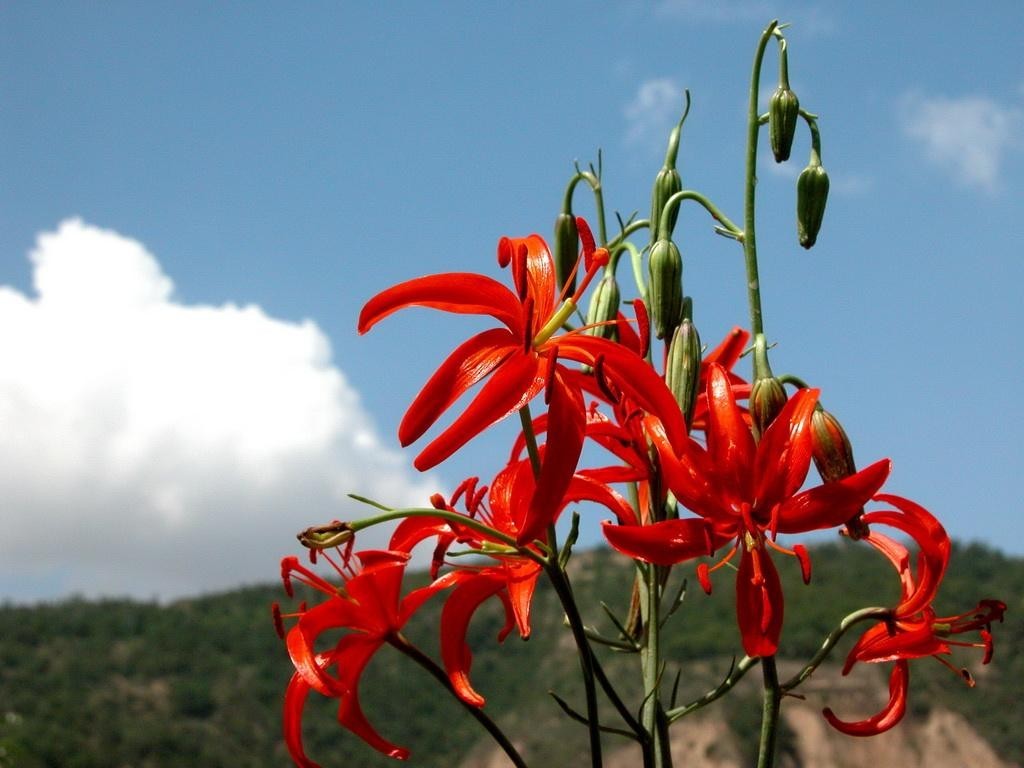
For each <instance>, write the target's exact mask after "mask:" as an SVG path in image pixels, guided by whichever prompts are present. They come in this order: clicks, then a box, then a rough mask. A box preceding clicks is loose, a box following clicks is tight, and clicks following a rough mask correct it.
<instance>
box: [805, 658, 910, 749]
mask: <svg viewBox="0 0 1024 768" xmlns="http://www.w3.org/2000/svg"><path fill="white" fill-rule="evenodd" d="M909 682H910V669H909V667H908V665H907V662H905V661H897V662H896V664H895V665H893V668H892V674H891V675H889V703H888V704H886V705H885V708H884V709H882V711H881V712H879V713H878V714H876V715H873V716H871V717H869V718H867V719H866V720H859V721H857V722H854V723H850V722H846V721H845V720H840V719H839V718H838V717H836V716H835V714H834V713H833V712H832V710H831V709H830V708H828V707H826V708H825V709H824V710H823V711H822V714H823V715H825V719H826V720H828V722H829V724H830V725H831V726H832V727H833V728H835V729H836V730H837V731H842V732H843V733H845V734H847V735H848V736H876V735H877V734H879V733H882V732H884V731H887V730H889V729H890V728H892V727H893V726H894V725H896V723H898V722H899V721H900V720H902V719H903V715H904V714H905V713H906V711H907V684H908V683H909Z"/></svg>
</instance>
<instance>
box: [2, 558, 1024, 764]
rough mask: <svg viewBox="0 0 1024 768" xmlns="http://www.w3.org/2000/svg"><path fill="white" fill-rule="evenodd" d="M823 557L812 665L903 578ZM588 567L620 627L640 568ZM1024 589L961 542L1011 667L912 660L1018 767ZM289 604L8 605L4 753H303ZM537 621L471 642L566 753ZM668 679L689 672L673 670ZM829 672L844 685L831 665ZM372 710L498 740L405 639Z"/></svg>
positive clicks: (687, 606)
mask: <svg viewBox="0 0 1024 768" xmlns="http://www.w3.org/2000/svg"><path fill="white" fill-rule="evenodd" d="M812 560H813V563H814V579H813V582H812V584H811V586H810V587H804V586H803V585H802V584H800V583H799V574H798V573H797V572H796V571H797V569H796V567H795V563H784V564H783V565H782V566H781V567H782V568H783V569H784V572H783V577H784V579H785V581H786V586H785V589H786V596H787V602H786V621H785V630H784V633H783V642H782V648H781V650H780V657H782V658H792V659H797V660H800V659H804V658H806V657H807V656H809V655H810V654H811V653H813V652H814V650H815V649H816V648H817V647H818V645H819V644H820V642H821V639H822V637H823V636H824V634H825V633H826V632H827V631H828V630H829V629H830V628H832V627H833V626H834V625H835V624H836V623H837V621H838V620H839V619H840V618H841V617H842V616H843V615H845V614H846V613H847V612H849V611H850V610H853V609H856V608H859V607H863V606H865V605H877V604H885V603H886V602H888V601H890V600H891V598H892V594H891V589H892V587H893V585H892V584H891V582H892V581H893V580H892V578H891V572H887V570H886V568H885V567H884V566H883V565H882V563H881V561H880V560H879V558H878V557H877V556H874V555H873V553H872V552H869V551H867V548H865V547H857V546H854V545H850V544H847V543H840V544H836V545H828V546H820V547H818V548H816V549H815V550H813V551H812ZM575 564H576V568H575V570H573V577H574V585H575V587H576V590H577V592H578V594H579V595H580V600H579V602H580V604H581V606H583V609H584V611H585V617H586V620H587V623H588V624H597V625H599V626H604V627H606V628H608V622H607V619H605V618H604V617H603V614H602V612H601V611H600V609H599V607H598V605H597V600H598V599H604V600H605V601H606V602H608V603H610V604H611V605H617V606H624V605H625V603H626V602H627V600H628V592H629V578H628V569H629V565H628V563H625V562H623V560H622V559H621V558H620V557H612V556H611V555H610V554H609V553H607V552H603V551H597V552H588V553H581V554H580V555H579V556H578V557H577V558H576V563H575ZM720 576H721V577H722V578H719V579H718V580H717V582H716V587H717V591H716V593H715V594H714V595H713V596H712V597H710V598H709V597H706V596H705V595H704V594H703V593H702V592H700V590H699V589H696V588H695V589H692V590H690V592H689V594H688V595H687V597H686V599H685V601H684V604H683V607H682V609H681V610H680V611H679V612H677V613H676V614H675V615H674V616H673V617H672V619H671V623H670V625H669V633H668V638H667V643H668V648H669V652H668V658H669V659H670V660H672V661H679V662H682V663H683V670H684V676H683V677H682V679H681V682H680V694H679V700H680V701H685V700H689V699H692V698H695V697H696V696H698V695H700V694H701V693H702V692H703V691H704V690H705V689H706V688H707V687H708V685H709V684H713V682H714V681H715V680H716V678H717V677H720V676H721V675H723V674H724V673H725V672H726V671H727V669H728V666H729V663H730V657H731V655H732V654H734V653H735V654H737V655H742V652H741V651H740V650H739V643H738V638H737V632H736V629H735V614H734V613H733V606H732V591H733V590H732V589H730V588H729V587H730V584H729V579H728V577H727V575H726V574H720ZM1022 595H1024V561H1022V560H1021V559H1019V558H1008V557H1005V556H1003V555H1001V554H999V553H997V552H994V551H992V550H990V549H986V548H983V547H979V546H974V545H972V546H965V547H958V548H957V549H956V553H955V555H954V558H953V562H952V563H951V566H950V571H949V574H948V575H947V578H946V581H945V585H944V591H943V593H942V597H941V600H940V604H939V606H938V608H939V610H940V611H946V612H958V611H960V610H963V609H966V608H968V607H970V606H972V605H973V604H974V602H975V601H976V599H977V598H979V597H989V596H992V597H999V598H1002V599H1003V600H1005V601H1006V602H1007V604H1008V605H1009V610H1008V612H1007V621H1006V623H1005V624H1003V625H1000V626H997V627H996V628H995V634H996V643H997V645H996V656H995V660H994V662H993V663H992V665H990V667H989V668H987V670H986V671H987V674H985V675H983V676H980V678H981V679H980V682H979V685H978V687H977V688H975V689H973V690H972V689H968V688H966V687H965V686H963V685H961V684H960V683H958V681H957V679H956V678H955V676H953V675H952V674H950V673H949V671H948V670H946V669H945V668H943V667H942V666H941V665H939V664H937V663H935V662H933V661H932V660H930V659H924V660H920V661H917V662H914V663H913V664H912V692H911V703H912V714H913V715H915V716H920V715H922V714H925V713H927V711H928V709H929V707H931V706H935V705H942V706H944V707H947V708H950V709H953V710H955V711H958V712H961V713H963V714H965V715H966V716H967V717H968V718H969V719H970V720H971V721H972V722H973V723H974V724H975V727H976V728H977V729H978V731H979V732H980V733H981V734H982V735H983V736H984V737H985V738H986V739H987V740H988V741H989V742H990V743H991V744H992V745H993V747H994V748H995V749H996V751H997V752H998V753H1000V754H1001V755H1002V756H1003V758H1004V759H1006V760H1008V761H1014V762H1018V763H1024V743H1022V742H1021V740H1020V739H1019V737H1018V738H1015V737H1014V736H1013V735H1012V729H1013V728H1014V727H1016V726H1017V722H1018V719H1019V715H1020V709H1019V706H1018V704H1017V702H1018V701H1019V700H1020V699H1021V698H1022V697H1024V654H1022V653H1021V640H1022V638H1024V598H1022ZM282 598H283V594H282V592H281V590H280V588H279V587H277V586H267V587H253V588H248V589H242V590H238V591H234V592H230V593H225V594H219V595H211V596H206V597H200V598H195V599H190V600H183V601H179V602H175V603H172V604H169V605H166V606H161V605H157V604H154V603H143V602H134V601H127V600H105V601H99V602H91V601H84V600H69V601H63V602H59V603H54V604H45V605H39V606H33V607H15V606H5V607H0V746H2V747H3V749H4V750H6V755H7V756H6V757H3V758H0V765H3V766H5V768H6V766H7V765H14V766H18V768H37V767H39V766H62V767H67V768H93V767H95V768H111V767H112V766H114V767H121V766H124V767H128V766H131V767H132V768H147V767H155V766H211V767H212V766H225V767H227V766H232V767H233V768H236V767H237V768H245V767H246V766H254V767H255V766H287V765H290V761H289V760H288V757H287V754H286V752H285V750H284V747H283V745H282V744H281V742H280V705H281V697H282V692H283V690H284V687H285V684H286V682H287V680H288V678H289V677H290V669H291V668H290V664H289V662H288V659H287V656H286V653H285V650H284V648H283V646H282V643H281V641H280V639H279V638H278V637H277V635H276V634H275V632H274V629H273V626H272V623H271V620H270V610H269V606H270V603H271V602H272V601H274V600H281V599H282ZM439 609H440V602H435V603H434V604H432V605H428V608H427V609H426V610H424V611H422V612H421V615H420V616H418V617H417V619H416V620H415V621H414V623H413V624H412V625H411V627H410V628H409V632H408V634H409V636H410V637H411V638H412V639H413V640H414V641H417V642H418V643H420V644H421V645H422V647H424V648H425V649H426V650H428V651H430V652H432V653H435V656H436V638H435V634H436V629H435V628H436V616H437V613H438V611H439ZM534 616H535V624H534V634H533V637H532V638H531V640H530V641H528V642H525V643H524V642H522V641H520V640H518V639H516V638H515V636H513V637H512V638H510V639H509V640H508V642H507V643H506V644H505V646H504V647H500V646H498V645H497V644H496V643H495V640H494V638H495V635H496V633H497V630H498V627H499V625H500V617H499V616H498V614H497V613H496V612H495V611H493V610H492V611H481V613H480V614H479V615H478V617H477V619H476V620H475V622H474V624H473V627H472V630H471V638H470V642H471V645H472V646H473V648H474V649H476V653H475V657H474V666H473V679H474V683H475V684H476V686H477V689H478V690H479V691H480V692H481V693H482V694H484V695H485V696H486V697H487V698H488V704H487V706H488V709H489V711H491V712H492V714H493V716H494V717H495V719H496V720H497V721H498V722H499V723H501V724H502V726H503V727H504V728H505V730H506V731H507V732H508V733H510V734H511V736H512V737H513V739H514V740H515V741H516V742H517V743H519V744H522V745H524V753H525V755H526V757H527V759H530V757H531V756H535V757H536V758H537V759H538V761H539V762H538V763H537V764H538V765H541V764H546V765H554V764H569V763H571V758H572V757H573V756H575V755H577V754H579V753H581V752H582V751H583V749H584V748H585V733H584V730H583V729H582V727H580V726H578V725H576V724H574V723H571V722H568V721H566V719H565V718H564V717H562V715H561V714H560V712H559V711H558V709H557V706H556V705H555V703H554V702H553V700H552V699H551V698H550V697H549V696H548V695H547V691H548V690H549V689H553V690H555V691H557V692H558V693H559V694H560V695H561V696H562V697H563V698H566V699H568V700H569V701H570V702H581V699H582V695H581V693H580V691H579V688H578V685H577V674H576V666H575V662H574V660H573V656H572V655H571V648H570V645H571V643H569V641H568V631H567V630H565V629H564V628H563V627H562V625H561V615H560V613H558V611H557V610H556V609H555V601H554V599H553V596H552V595H551V594H550V593H549V592H547V591H544V590H541V591H540V593H539V594H538V597H537V602H536V606H535V611H534ZM609 632H610V629H609ZM723 642H725V643H726V646H725V647H723V646H722V643H723ZM841 651H842V649H840V652H841ZM608 656H609V657H608V658H607V659H606V661H605V664H606V666H607V669H608V671H609V674H610V676H612V677H613V678H615V679H617V680H623V681H624V685H625V686H626V690H627V691H629V690H631V689H630V688H629V686H628V682H625V681H628V680H629V679H630V676H631V675H632V674H633V666H634V665H635V664H636V663H637V661H636V659H635V658H634V657H632V656H630V655H628V654H608ZM976 656H977V654H973V655H971V657H970V661H971V663H973V662H974V661H975V660H976ZM836 658H837V659H840V658H841V655H837V656H836ZM964 660H965V662H966V660H967V657H966V656H965V658H964ZM669 672H670V674H671V675H672V676H673V677H674V675H675V669H674V668H670V670H669ZM818 675H830V676H832V677H833V678H835V683H836V685H839V686H841V685H842V681H841V680H840V679H839V678H838V676H837V675H836V674H835V672H834V671H833V670H830V669H822V670H820V671H819V673H818ZM751 677H752V678H758V677H759V675H757V674H754V675H751ZM816 677H817V676H816ZM634 700H635V701H636V703H637V705H638V704H639V701H638V700H637V699H634ZM759 706H760V705H759V702H757V701H756V699H755V698H754V697H753V694H752V692H744V691H743V690H740V691H739V693H738V695H737V696H734V697H727V698H726V699H723V700H721V701H719V702H716V703H715V704H713V705H711V707H710V708H709V709H711V710H716V711H717V712H718V713H719V714H720V716H722V717H725V718H727V719H729V721H730V722H731V723H732V724H733V730H734V732H735V733H737V734H740V735H741V736H740V737H739V738H740V741H741V742H742V741H743V737H742V734H744V733H752V732H754V733H756V723H757V718H758V717H759ZM363 707H364V709H365V711H366V712H367V714H368V716H369V717H370V719H371V721H372V722H373V723H374V724H375V725H376V726H377V727H378V728H379V729H380V731H381V732H382V733H383V734H384V735H385V736H387V737H388V738H390V739H392V740H394V741H396V742H397V743H399V744H403V745H405V746H408V747H410V748H411V749H412V753H413V755H412V760H411V764H412V765H414V766H442V765H443V766H454V765H458V764H459V762H460V761H461V760H463V759H466V758H467V756H469V755H471V754H473V753H474V752H479V751H480V750H486V749H487V748H488V747H489V743H488V742H486V741H482V740H481V732H480V730H479V726H478V725H477V724H476V723H475V722H474V721H473V720H472V719H471V718H469V717H468V716H467V715H466V713H465V712H464V711H463V710H462V709H461V708H460V707H459V706H457V705H456V704H454V703H453V702H452V701H451V700H450V699H449V698H448V697H447V694H446V693H445V692H444V691H442V690H440V689H439V688H437V686H436V685H435V684H434V683H432V681H431V680H430V679H429V678H428V677H427V675H426V674H425V673H424V672H422V671H421V670H420V669H419V668H418V667H416V666H415V665H414V664H412V663H411V662H409V661H407V660H406V659H404V658H402V657H400V656H399V655H398V654H396V653H394V652H393V651H392V650H391V649H389V648H384V649H382V651H381V652H380V653H379V654H378V656H377V658H376V659H375V661H374V662H373V663H372V664H371V667H370V669H369V670H368V673H367V675H366V676H365V677H364V680H363ZM609 717H611V715H610V713H609ZM305 723H306V728H305V734H306V741H307V750H308V752H309V754H310V755H311V756H313V757H314V758H315V759H317V760H318V761H320V762H321V763H323V764H324V766H325V768H330V766H345V768H353V767H356V766H378V765H394V764H395V763H394V762H393V761H390V760H388V759H386V758H383V757H380V756H378V755H377V754H376V753H374V752H372V751H371V750H370V749H368V748H367V747H365V746H364V745H363V744H362V743H361V742H360V741H359V740H358V739H356V738H355V737H353V736H351V735H350V734H349V733H347V732H344V731H342V730H341V729H340V728H338V726H337V725H336V724H335V721H334V705H333V703H332V702H330V701H326V700H320V699H319V697H317V696H316V695H315V694H314V696H313V697H312V699H311V701H310V704H309V706H307V710H306V719H305ZM676 727H682V728H685V727H686V722H685V721H683V722H681V723H679V724H677V726H676ZM609 738H610V743H611V741H614V737H609ZM741 746H742V745H741ZM744 748H746V747H744ZM541 755H543V756H545V759H544V760H540V756H541ZM5 760H6V761H7V762H6V763H5V762H4V761H5Z"/></svg>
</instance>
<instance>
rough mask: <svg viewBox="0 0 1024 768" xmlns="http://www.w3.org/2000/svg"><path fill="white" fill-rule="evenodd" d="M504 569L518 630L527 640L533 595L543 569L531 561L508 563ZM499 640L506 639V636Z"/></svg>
mask: <svg viewBox="0 0 1024 768" xmlns="http://www.w3.org/2000/svg"><path fill="white" fill-rule="evenodd" d="M503 569H504V571H505V574H506V585H507V586H508V597H509V603H510V605H511V606H512V615H513V616H514V617H515V621H516V628H517V629H518V630H519V636H520V637H522V638H523V639H524V640H526V639H527V638H529V637H530V608H531V607H532V605H533V593H534V591H535V590H536V588H537V577H538V576H540V571H541V568H540V566H539V565H537V563H535V562H533V561H531V560H521V561H519V562H506V563H505V564H504V565H503ZM503 631H505V630H503ZM498 639H499V640H501V639H504V636H501V637H499V638H498Z"/></svg>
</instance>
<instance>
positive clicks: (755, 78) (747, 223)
mask: <svg viewBox="0 0 1024 768" xmlns="http://www.w3.org/2000/svg"><path fill="white" fill-rule="evenodd" d="M778 25H779V22H778V21H777V20H776V21H773V22H771V23H770V24H769V25H768V26H767V28H765V30H764V32H762V33H761V39H760V40H759V41H758V44H757V52H756V53H755V54H754V68H753V71H752V72H751V75H750V101H749V104H748V108H747V167H746V177H745V181H744V190H745V194H744V205H743V258H744V261H745V262H746V267H747V301H748V303H749V305H750V330H751V332H752V333H753V334H754V335H755V336H756V335H757V334H761V333H764V321H763V319H762V316H761V285H760V282H759V280H758V271H757V235H756V225H755V222H754V204H755V200H756V189H757V136H758V132H759V130H760V121H759V119H758V114H757V97H758V89H759V87H760V83H761V62H762V61H763V60H764V49H765V47H766V46H767V45H768V41H769V40H770V39H771V38H772V36H773V35H774V34H775V29H776V27H778Z"/></svg>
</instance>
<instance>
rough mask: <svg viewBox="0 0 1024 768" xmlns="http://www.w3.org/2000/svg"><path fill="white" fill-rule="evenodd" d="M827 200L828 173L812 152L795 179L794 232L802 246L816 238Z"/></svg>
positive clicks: (808, 244)
mask: <svg viewBox="0 0 1024 768" xmlns="http://www.w3.org/2000/svg"><path fill="white" fill-rule="evenodd" d="M827 200H828V174H827V173H826V172H825V169H824V168H823V167H822V165H821V161H820V160H818V157H817V155H816V154H814V153H812V155H811V162H810V163H809V164H808V166H807V167H806V168H804V169H803V170H802V171H801V172H800V176H799V178H798V179H797V180H796V233H797V238H798V239H799V240H800V245H802V246H803V247H804V248H810V247H811V246H812V245H814V242H815V241H816V240H817V239H818V230H819V229H821V220H822V219H823V218H824V217H825V202H826V201H827Z"/></svg>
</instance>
